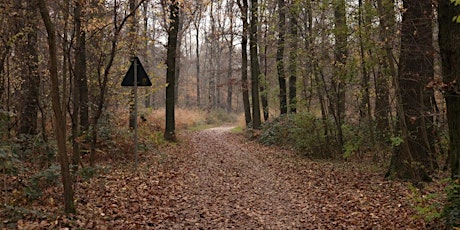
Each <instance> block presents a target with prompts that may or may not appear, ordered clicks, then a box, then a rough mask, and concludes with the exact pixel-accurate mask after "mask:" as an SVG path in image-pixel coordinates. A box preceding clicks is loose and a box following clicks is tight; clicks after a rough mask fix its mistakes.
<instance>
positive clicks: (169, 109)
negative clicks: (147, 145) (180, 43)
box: [164, 1, 179, 141]
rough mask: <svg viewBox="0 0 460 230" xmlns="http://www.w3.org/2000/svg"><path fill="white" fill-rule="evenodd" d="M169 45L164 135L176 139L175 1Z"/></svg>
mask: <svg viewBox="0 0 460 230" xmlns="http://www.w3.org/2000/svg"><path fill="white" fill-rule="evenodd" d="M169 20H170V22H169V28H168V45H167V54H166V55H167V56H166V66H167V70H166V85H167V86H166V127H165V133H164V137H165V139H166V140H168V141H176V134H175V126H176V125H175V112H174V109H175V103H174V96H175V93H174V89H175V84H176V82H175V80H176V74H175V71H176V62H175V56H176V49H177V40H178V37H177V35H178V32H179V2H178V1H173V2H172V3H170V5H169Z"/></svg>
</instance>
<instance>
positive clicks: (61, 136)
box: [38, 0, 76, 213]
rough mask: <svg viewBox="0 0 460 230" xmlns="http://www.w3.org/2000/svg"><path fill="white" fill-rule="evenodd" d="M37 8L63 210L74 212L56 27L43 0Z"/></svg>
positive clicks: (40, 0) (39, 0) (39, 1)
mask: <svg viewBox="0 0 460 230" xmlns="http://www.w3.org/2000/svg"><path fill="white" fill-rule="evenodd" d="M38 8H39V9H40V14H41V16H42V19H43V22H44V24H45V28H46V31H47V34H48V37H47V40H48V52H49V67H48V68H49V74H50V79H51V102H52V107H53V112H54V124H55V126H54V130H55V134H56V140H57V147H58V158H59V162H60V166H61V180H62V184H63V187H64V194H63V197H64V211H65V212H66V213H75V211H76V210H75V204H74V199H73V195H74V192H73V180H72V176H71V174H70V171H69V159H68V157H67V153H66V152H67V147H66V121H65V113H64V112H63V109H62V108H61V102H60V100H61V98H60V93H59V78H58V71H57V66H58V58H57V42H56V29H55V25H54V23H53V22H52V21H51V17H50V14H49V11H48V8H47V6H46V3H45V0H38Z"/></svg>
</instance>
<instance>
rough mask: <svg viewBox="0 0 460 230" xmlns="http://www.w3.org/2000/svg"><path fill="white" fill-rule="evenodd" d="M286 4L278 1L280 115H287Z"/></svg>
mask: <svg viewBox="0 0 460 230" xmlns="http://www.w3.org/2000/svg"><path fill="white" fill-rule="evenodd" d="M285 11H286V4H285V2H284V0H278V12H279V13H278V14H279V19H278V48H277V50H276V69H277V72H278V84H279V89H280V94H279V97H280V114H281V115H283V114H287V110H288V109H287V108H288V107H287V88H286V74H285V72H284V46H285V42H286V39H285V33H286V27H285V25H286V13H285Z"/></svg>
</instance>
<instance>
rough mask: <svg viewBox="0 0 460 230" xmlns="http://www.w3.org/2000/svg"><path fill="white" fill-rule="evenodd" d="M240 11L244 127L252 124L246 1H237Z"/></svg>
mask: <svg viewBox="0 0 460 230" xmlns="http://www.w3.org/2000/svg"><path fill="white" fill-rule="evenodd" d="M237 3H238V7H239V8H240V10H241V20H242V21H243V34H242V38H241V87H242V89H243V109H244V119H245V122H246V126H249V125H250V124H251V123H252V116H251V105H250V103H249V85H248V51H247V50H248V48H247V44H248V29H249V24H248V8H249V7H248V1H247V0H243V3H242V4H241V2H240V0H238V1H237Z"/></svg>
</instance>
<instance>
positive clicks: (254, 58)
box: [249, 0, 261, 129]
mask: <svg viewBox="0 0 460 230" xmlns="http://www.w3.org/2000/svg"><path fill="white" fill-rule="evenodd" d="M251 3H252V4H251V21H250V33H249V51H250V56H251V93H252V118H253V119H252V127H253V128H254V129H260V125H261V118H260V94H259V76H260V66H259V51H258V48H257V47H258V42H257V40H258V29H257V25H258V23H259V19H258V10H259V4H258V0H251Z"/></svg>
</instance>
